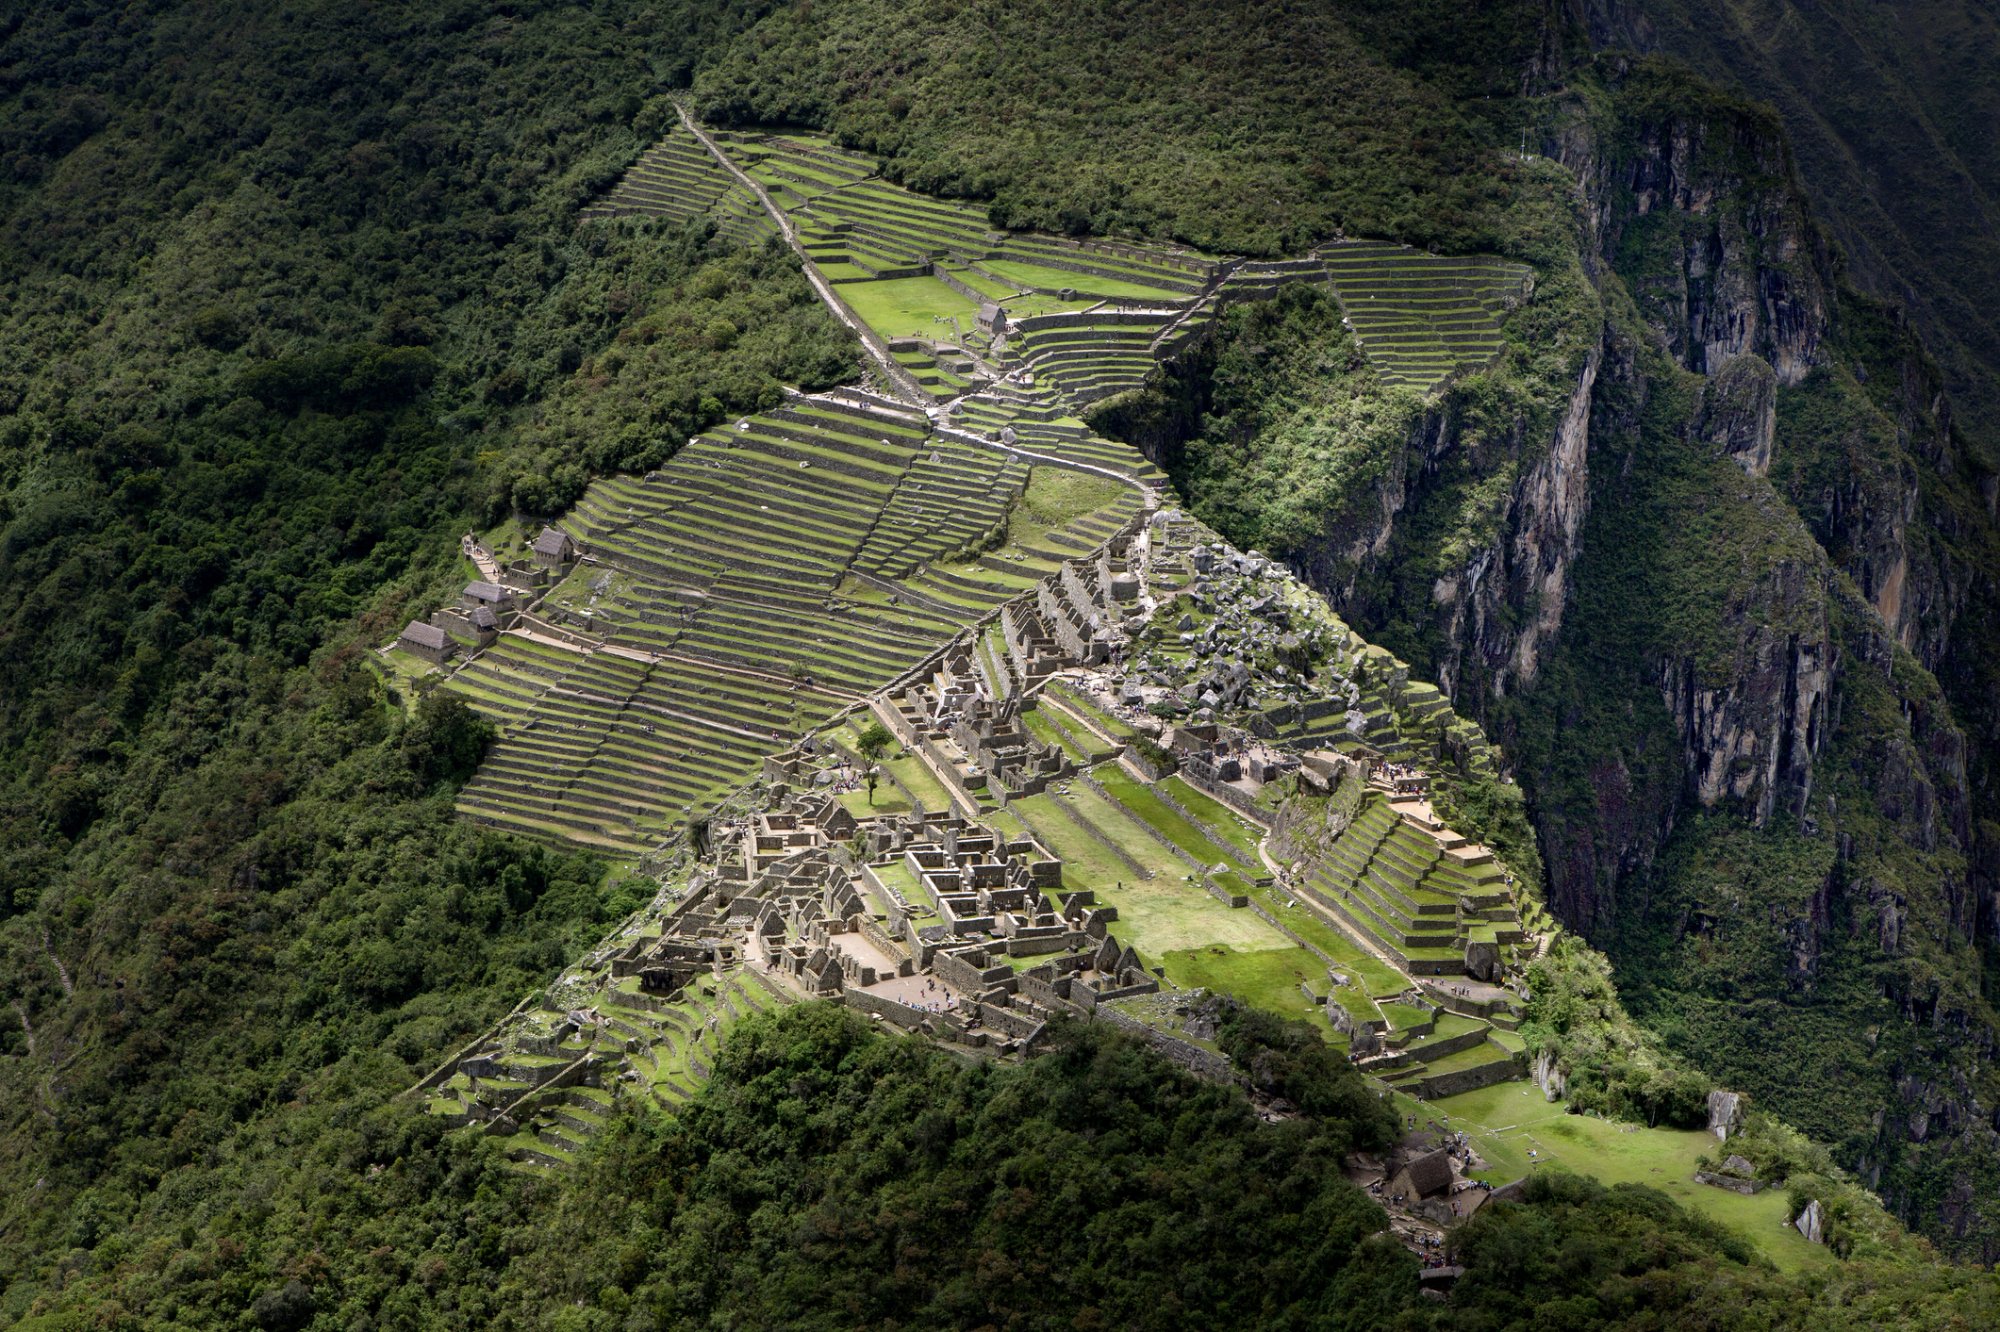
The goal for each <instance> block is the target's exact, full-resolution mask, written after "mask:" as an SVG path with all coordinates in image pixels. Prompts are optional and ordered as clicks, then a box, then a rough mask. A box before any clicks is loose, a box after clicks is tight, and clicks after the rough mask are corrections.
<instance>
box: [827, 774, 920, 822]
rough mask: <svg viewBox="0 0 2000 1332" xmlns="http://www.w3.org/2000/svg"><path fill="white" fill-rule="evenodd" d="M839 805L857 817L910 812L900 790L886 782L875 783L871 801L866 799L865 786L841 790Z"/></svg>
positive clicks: (908, 803) (864, 817) (907, 802)
mask: <svg viewBox="0 0 2000 1332" xmlns="http://www.w3.org/2000/svg"><path fill="white" fill-rule="evenodd" d="M840 807H841V808H842V809H844V810H846V811H847V812H848V813H849V814H852V815H853V816H854V817H855V818H857V819H866V818H872V817H874V816H875V815H878V814H907V813H909V812H910V802H909V801H907V800H905V799H903V793H902V792H901V791H898V790H897V789H896V788H895V787H893V786H891V785H889V784H888V783H887V782H878V783H876V786H875V799H874V800H873V801H872V802H871V801H870V800H869V799H868V791H867V788H866V787H863V788H862V789H861V790H859V791H843V792H842V793H841V795H840Z"/></svg>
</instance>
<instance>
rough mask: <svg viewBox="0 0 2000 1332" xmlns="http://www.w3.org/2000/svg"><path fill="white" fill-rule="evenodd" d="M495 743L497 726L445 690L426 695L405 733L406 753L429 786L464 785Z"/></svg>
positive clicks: (404, 744) (417, 772) (419, 775)
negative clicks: (452, 783)
mask: <svg viewBox="0 0 2000 1332" xmlns="http://www.w3.org/2000/svg"><path fill="white" fill-rule="evenodd" d="M492 742H493V723H492V722H489V721H487V720H486V718H484V717H482V716H480V715H479V714H478V713H477V712H475V711H474V710H473V709H472V708H470V707H468V706H466V703H465V700H464V699H462V698H459V697H457V696H456V695H454V694H447V693H445V692H443V691H442V690H433V691H432V692H430V693H429V694H426V695H424V697H423V699H422V701H420V702H419V703H418V704H417V712H416V716H414V717H412V718H411V719H410V723H409V725H408V726H407V727H406V728H405V729H404V731H403V753H404V755H405V756H406V757H407V758H408V759H409V763H410V767H411V768H412V769H413V770H414V771H415V772H416V774H417V776H418V777H420V778H422V779H423V780H424V781H425V782H426V783H427V784H433V785H434V784H436V783H438V782H441V781H442V782H463V781H464V780H465V779H466V778H468V777H470V776H472V771H473V769H474V768H477V767H478V766H479V760H480V759H482V758H484V757H485V755H486V747H487V745H489V744H491V743H492Z"/></svg>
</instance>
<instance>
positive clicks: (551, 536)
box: [529, 527, 576, 569]
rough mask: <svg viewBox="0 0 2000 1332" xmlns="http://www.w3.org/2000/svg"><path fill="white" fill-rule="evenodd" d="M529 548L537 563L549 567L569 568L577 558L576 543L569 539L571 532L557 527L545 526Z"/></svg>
mask: <svg viewBox="0 0 2000 1332" xmlns="http://www.w3.org/2000/svg"><path fill="white" fill-rule="evenodd" d="M529 549H530V550H531V551H533V552H534V556H535V563H537V564H539V565H541V566H543V567H544V568H548V569H562V568H567V567H568V566H569V565H570V564H571V563H573V562H574V561H575V560H576V543H575V542H573V541H571V540H570V539H569V533H567V532H565V531H563V530H562V529H560V528H556V527H544V528H543V529H542V534H541V535H540V536H538V537H536V538H535V542H534V545H532V546H531V547H529Z"/></svg>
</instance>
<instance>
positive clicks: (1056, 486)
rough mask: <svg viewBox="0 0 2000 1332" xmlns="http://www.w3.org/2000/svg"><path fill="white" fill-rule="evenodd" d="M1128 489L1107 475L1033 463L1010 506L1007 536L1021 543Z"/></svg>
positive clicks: (1099, 506)
mask: <svg viewBox="0 0 2000 1332" xmlns="http://www.w3.org/2000/svg"><path fill="white" fill-rule="evenodd" d="M1130 489H1131V487H1130V486H1128V485H1126V484H1124V483H1123V482H1120V481H1113V480H1112V479H1111V478H1109V477H1104V476H1094V475H1092V474H1091V473H1089V472H1076V471H1071V470H1070V469H1069V468H1067V467H1033V468H1030V469H1029V470H1028V484H1027V486H1026V488H1024V489H1023V490H1022V492H1021V499H1020V502H1019V503H1018V504H1016V505H1015V506H1014V512H1013V514H1012V521H1010V523H1009V524H1008V532H1007V535H1008V538H1009V539H1010V540H1012V541H1013V542H1015V543H1016V544H1025V543H1027V542H1031V541H1033V540H1034V539H1035V538H1037V537H1040V536H1043V535H1046V534H1047V533H1048V532H1050V531H1052V530H1054V529H1056V528H1059V527H1063V526H1065V525H1067V524H1069V523H1072V522H1075V521H1076V520H1077V519H1079V518H1083V517H1087V516H1089V515H1090V514H1093V513H1096V512H1097V511H1098V510H1099V509H1108V508H1110V507H1111V506H1112V505H1113V504H1115V503H1117V502H1118V498H1119V497H1120V496H1121V495H1124V494H1125V493H1126V492H1127V491H1129V490H1130Z"/></svg>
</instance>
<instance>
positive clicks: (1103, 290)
mask: <svg viewBox="0 0 2000 1332" xmlns="http://www.w3.org/2000/svg"><path fill="white" fill-rule="evenodd" d="M979 262H980V267H982V268H984V269H986V270H987V271H988V272H990V273H992V274H994V275H995V276H996V277H1002V278H1005V279H1007V280H1008V281H1009V282H1018V283H1020V284H1021V285H1022V286H1024V287H1037V288H1040V289H1042V290H1044V291H1061V290H1062V289H1063V288H1065V287H1069V288H1071V289H1073V290H1076V291H1087V292H1090V293H1092V294H1094V295H1097V296H1124V297H1128V298H1131V299H1135V300H1163V301H1182V300H1186V299H1187V293H1186V292H1180V291H1174V290H1171V289H1170V288H1167V287H1149V286H1147V285H1145V284H1144V283H1140V282H1127V281H1124V280H1122V279H1119V278H1114V277H1104V276H1101V275H1099V274H1096V273H1073V272H1071V271H1070V270H1069V269H1067V268H1045V267H1043V266H1042V265H1041V264H1029V263H1023V262H1021V261H1020V260H1018V259H982V260H980V261H979Z"/></svg>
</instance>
